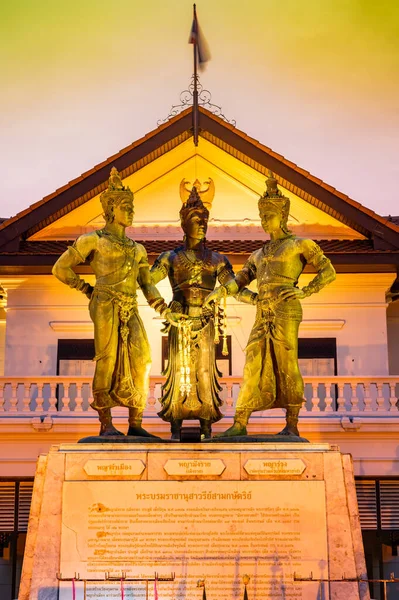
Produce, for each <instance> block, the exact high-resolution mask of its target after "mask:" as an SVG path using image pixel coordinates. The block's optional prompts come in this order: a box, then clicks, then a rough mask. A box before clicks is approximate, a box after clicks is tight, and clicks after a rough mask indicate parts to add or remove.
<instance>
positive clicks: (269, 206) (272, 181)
mask: <svg viewBox="0 0 399 600" xmlns="http://www.w3.org/2000/svg"><path fill="white" fill-rule="evenodd" d="M258 206H259V212H266V211H276V212H278V213H280V214H281V222H282V223H283V224H284V226H286V225H287V221H288V215H289V212H290V200H289V198H287V197H286V196H283V194H282V193H281V192H280V190H279V189H278V187H277V179H276V178H275V176H274V174H273V173H272V172H271V171H269V176H268V178H267V179H266V191H265V193H264V194H263V196H261V198H259V202H258Z"/></svg>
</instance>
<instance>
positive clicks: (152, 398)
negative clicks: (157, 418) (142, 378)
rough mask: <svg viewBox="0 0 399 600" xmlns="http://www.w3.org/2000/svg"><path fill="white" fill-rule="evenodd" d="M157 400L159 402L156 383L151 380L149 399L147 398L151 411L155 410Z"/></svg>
mask: <svg viewBox="0 0 399 600" xmlns="http://www.w3.org/2000/svg"><path fill="white" fill-rule="evenodd" d="M156 402H157V399H156V398H155V383H151V382H150V388H149V394H148V399H147V405H148V412H149V413H154V412H155V404H156Z"/></svg>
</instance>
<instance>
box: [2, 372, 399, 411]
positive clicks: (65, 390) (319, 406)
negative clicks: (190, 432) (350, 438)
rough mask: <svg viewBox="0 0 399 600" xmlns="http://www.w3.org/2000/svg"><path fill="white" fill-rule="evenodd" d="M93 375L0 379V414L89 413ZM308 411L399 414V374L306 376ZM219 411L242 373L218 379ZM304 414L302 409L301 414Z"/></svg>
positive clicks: (231, 402) (153, 398)
mask: <svg viewBox="0 0 399 600" xmlns="http://www.w3.org/2000/svg"><path fill="white" fill-rule="evenodd" d="M91 380H92V378H91V377H65V376H48V377H0V418H1V416H6V415H7V416H12V415H36V416H40V415H42V414H51V415H59V416H69V415H71V416H76V417H79V416H86V415H91V416H92V415H93V411H91V410H89V404H90V402H91V401H92V396H91ZM304 381H305V397H306V403H305V409H304V411H303V412H305V413H307V414H311V415H315V416H316V415H319V416H324V415H325V416H327V415H329V414H330V415H331V414H343V413H345V414H347V413H351V414H352V415H353V414H358V413H362V414H367V413H379V414H382V413H389V414H390V415H392V416H399V408H398V407H399V400H398V399H399V376H395V377H392V376H383V377H350V376H337V377H304ZM163 382H164V378H163V377H162V376H155V377H151V378H150V387H149V394H148V403H147V408H146V413H145V414H147V415H151V414H155V413H156V412H158V410H159V398H160V397H161V393H162V391H161V386H162V383H163ZM220 382H221V384H222V386H223V391H222V394H221V396H222V398H223V401H224V409H223V412H224V413H225V414H226V415H232V414H234V407H235V402H236V399H237V396H238V392H239V389H240V385H241V382H242V377H222V378H221V379H220ZM302 414H303V413H302Z"/></svg>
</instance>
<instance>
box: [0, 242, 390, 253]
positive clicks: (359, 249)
mask: <svg viewBox="0 0 399 600" xmlns="http://www.w3.org/2000/svg"><path fill="white" fill-rule="evenodd" d="M264 242H265V240H210V241H208V243H207V245H208V247H209V248H210V249H212V250H217V251H218V252H221V253H222V254H249V253H251V252H254V251H255V250H257V249H258V248H260V247H261V246H262V245H263V244H264ZM72 243H73V241H66V240H65V241H38V242H21V246H20V250H19V251H18V252H1V253H0V255H3V256H6V255H8V256H11V255H13V256H26V255H31V256H35V255H36V256H37V255H43V254H48V255H52V256H59V255H60V254H62V253H63V252H64V251H65V250H66V248H67V246H69V245H71V244H72ZM140 243H143V245H144V246H145V248H146V250H147V252H148V254H160V253H161V252H164V251H165V250H167V249H170V248H176V247H178V246H179V245H180V244H181V243H182V242H179V241H175V240H143V241H142V242H140ZM317 243H318V244H319V245H320V247H321V248H322V249H323V251H324V252H325V253H326V254H354V253H357V254H370V253H377V254H380V253H381V252H384V253H386V252H392V251H391V250H385V251H381V250H374V248H373V243H372V241H371V240H317Z"/></svg>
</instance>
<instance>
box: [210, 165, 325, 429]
mask: <svg viewBox="0 0 399 600" xmlns="http://www.w3.org/2000/svg"><path fill="white" fill-rule="evenodd" d="M266 186H267V188H266V192H265V194H264V195H263V197H261V198H260V200H259V214H260V218H261V222H262V227H263V229H264V231H265V232H266V233H269V234H270V240H269V241H267V242H266V243H265V244H264V246H263V247H262V248H259V250H256V251H255V252H254V253H253V254H252V255H251V256H250V257H249V259H248V261H247V262H246V263H245V265H244V268H243V269H242V270H241V271H240V272H239V273H237V275H236V276H235V278H234V279H232V280H230V281H229V282H227V283H224V284H223V286H221V287H219V288H217V289H216V290H214V291H213V292H212V293H211V294H210V295H209V296H208V298H207V299H206V302H205V305H206V306H211V305H212V302H218V301H220V299H221V298H222V297H223V296H224V295H226V294H227V295H236V294H237V293H239V292H240V290H242V289H243V288H244V287H245V286H247V285H249V284H250V283H251V282H252V281H253V280H256V282H257V286H258V294H257V300H256V305H257V311H256V318H255V323H254V326H253V328H252V331H251V334H250V337H249V341H248V345H247V347H246V358H245V367H244V375H243V383H242V386H241V389H240V393H239V396H238V399H237V405H236V412H235V417H234V424H233V425H232V426H231V427H230V428H229V429H228V430H227V431H225V432H224V433H221V434H218V436H217V437H219V436H220V437H224V436H241V435H246V434H247V424H248V420H249V417H250V416H251V414H252V413H253V412H254V411H263V410H267V409H271V408H284V409H285V410H286V426H285V427H284V429H283V430H282V431H281V432H280V434H283V435H299V432H298V426H297V424H298V414H299V411H300V408H301V405H302V403H303V401H304V398H303V394H304V385H303V380H302V376H301V373H300V370H299V366H298V329H299V324H300V322H301V320H302V307H301V303H300V300H301V299H303V298H306V297H308V296H310V295H311V294H315V293H317V292H319V291H320V290H321V289H322V288H323V287H324V286H325V285H327V284H329V283H330V282H332V281H333V280H334V279H335V270H334V267H333V266H332V265H331V262H330V261H329V259H328V258H327V257H326V256H324V254H323V252H322V250H321V248H320V247H319V246H318V245H317V244H316V243H315V242H314V241H312V240H309V239H302V238H299V237H297V236H295V235H294V234H293V233H291V232H290V231H289V230H288V227H287V221H288V215H289V210H290V201H289V199H288V198H286V197H284V196H283V195H282V193H281V192H280V190H279V189H278V186H277V180H276V178H275V177H274V175H273V173H269V177H268V179H267V181H266ZM306 265H310V266H311V267H312V268H313V269H314V270H315V271H316V276H315V277H314V278H313V279H312V280H311V282H310V283H309V284H308V285H307V286H306V287H304V288H302V289H301V288H299V287H298V279H299V276H300V275H301V273H302V272H303V270H304V268H305V266H306Z"/></svg>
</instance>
